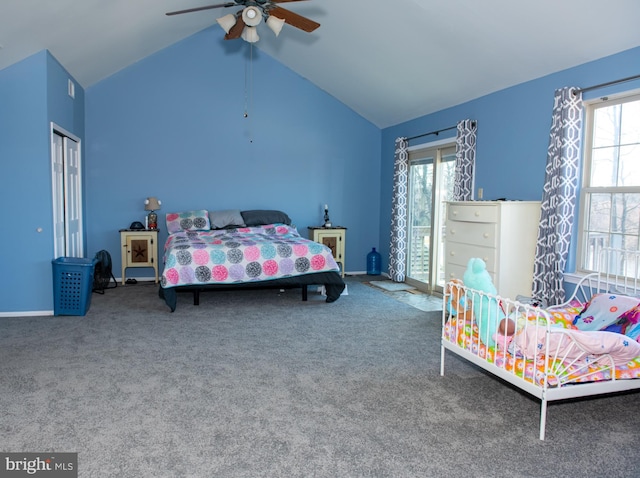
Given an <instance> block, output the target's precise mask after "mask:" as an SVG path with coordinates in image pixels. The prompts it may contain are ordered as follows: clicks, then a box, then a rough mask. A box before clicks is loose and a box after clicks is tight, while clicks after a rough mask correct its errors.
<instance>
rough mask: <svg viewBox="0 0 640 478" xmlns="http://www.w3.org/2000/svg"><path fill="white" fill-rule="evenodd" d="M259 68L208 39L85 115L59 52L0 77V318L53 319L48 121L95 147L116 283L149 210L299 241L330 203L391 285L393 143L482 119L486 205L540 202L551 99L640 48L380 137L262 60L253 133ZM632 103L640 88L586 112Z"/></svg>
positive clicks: (93, 240) (87, 97) (635, 56)
mask: <svg viewBox="0 0 640 478" xmlns="http://www.w3.org/2000/svg"><path fill="white" fill-rule="evenodd" d="M248 53H249V46H248V45H247V44H246V43H244V42H224V41H222V40H221V39H220V35H219V34H218V32H217V29H213V28H212V29H208V30H205V31H202V32H200V33H198V34H196V35H193V36H192V37H189V38H187V39H185V40H183V41H181V42H179V43H177V44H175V45H172V46H170V47H168V48H166V49H164V50H162V51H160V52H158V53H156V54H154V55H151V56H150V57H148V58H146V59H144V60H142V61H140V62H138V63H136V64H134V65H132V66H130V67H128V68H126V69H124V70H122V71H120V72H118V73H116V74H114V75H113V76H111V77H109V78H107V79H105V80H103V81H102V82H100V83H98V84H96V85H94V86H92V87H91V88H88V89H87V90H86V91H83V90H82V88H81V87H80V86H79V85H76V99H75V100H72V99H71V98H69V97H68V96H67V80H68V78H70V75H69V74H68V73H67V72H66V71H65V69H64V67H63V66H62V65H60V64H59V63H58V62H57V61H56V60H55V58H53V57H52V56H51V55H50V54H49V53H48V52H40V53H38V54H36V55H33V56H32V57H29V58H27V59H25V60H23V61H22V62H20V63H17V64H15V65H13V66H11V67H9V68H5V69H4V70H2V71H0V158H1V159H2V162H3V166H4V169H3V171H4V172H5V175H4V176H3V177H5V178H10V179H9V180H5V184H4V187H3V188H1V189H0V191H1V192H0V199H2V202H3V204H4V205H5V206H6V205H9V206H11V208H6V207H5V212H4V216H5V221H4V224H5V225H8V226H9V227H6V228H5V229H4V230H3V234H2V235H0V237H2V239H0V241H2V242H1V243H0V246H1V247H0V251H1V252H0V254H1V256H0V260H1V263H2V271H3V274H2V277H3V282H2V287H0V294H2V295H1V299H2V300H1V301H0V303H2V306H0V312H4V313H6V312H30V311H36V312H37V311H47V310H49V311H50V310H52V309H53V294H52V283H51V282H52V281H51V259H53V257H52V256H53V235H52V205H51V167H50V145H49V142H50V138H49V134H50V122H51V121H53V122H55V123H56V124H58V125H59V126H61V127H63V128H65V129H66V130H68V131H69V132H71V133H73V134H74V135H76V136H78V137H80V138H81V139H83V144H84V150H83V162H84V164H83V167H84V175H85V191H84V200H85V225H86V252H87V253H86V255H87V257H92V256H93V255H94V254H95V252H97V251H98V250H100V249H107V250H109V251H111V253H112V256H113V258H114V268H115V272H116V275H119V274H118V271H119V267H120V254H119V252H120V245H119V234H118V229H120V228H123V227H126V226H128V225H129V224H130V223H131V222H132V221H135V220H144V215H145V212H144V210H143V207H144V206H143V201H144V199H145V198H146V197H147V196H152V195H153V196H157V197H159V198H160V199H161V200H162V201H163V208H162V210H161V211H160V213H161V214H164V213H166V212H170V211H179V210H183V209H190V208H207V209H212V210H215V209H226V208H239V209H254V208H256V209H257V208H273V209H282V210H285V211H286V212H287V213H289V215H290V216H291V217H292V218H293V220H294V222H295V223H296V225H297V226H298V228H299V229H300V230H301V232H303V233H306V227H307V226H309V225H318V224H319V223H320V222H321V220H322V211H321V205H322V204H324V203H329V205H330V208H331V218H332V220H333V222H334V223H335V224H341V225H344V226H346V227H348V232H347V258H346V263H347V270H349V271H363V270H364V269H365V267H366V264H365V263H366V254H367V252H368V251H370V250H371V247H373V246H375V247H378V248H379V249H380V250H381V252H382V258H383V270H386V267H387V262H388V243H389V224H390V204H391V192H392V174H393V149H394V140H395V138H396V137H397V136H413V135H417V134H421V133H424V132H427V131H432V130H436V129H441V128H445V127H449V126H452V125H455V124H456V123H457V121H459V120H460V119H464V118H471V119H475V120H477V121H478V145H477V148H478V149H477V152H478V156H477V171H476V173H477V177H476V187H483V188H484V190H485V199H492V198H498V197H508V198H511V199H530V200H536V199H540V198H541V189H542V184H543V181H544V166H545V163H546V149H547V146H548V144H547V143H548V134H549V127H550V120H551V108H552V100H553V92H554V90H555V89H556V88H560V87H563V86H567V85H575V86H589V85H592V84H597V83H601V82H605V81H609V80H613V79H618V78H621V77H625V76H631V75H634V74H637V73H638V71H637V65H639V64H640V48H635V49H632V50H629V51H627V52H623V53H620V54H618V55H613V56H610V57H607V58H603V59H601V60H598V61H596V62H592V63H588V64H585V65H581V66H578V67H575V68H571V69H568V70H565V71H562V72H559V73H556V74H553V75H549V76H547V77H544V78H540V79H536V80H532V81H530V82H527V83H523V84H521V85H518V86H515V87H513V88H509V89H505V90H502V91H499V92H496V93H494V94H491V95H487V96H484V97H482V98H478V99H476V100H473V101H470V102H468V103H464V104H462V105H458V106H455V107H452V108H448V109H446V110H443V111H439V112H437V113H434V114H431V115H427V116H424V117H421V118H417V119H415V120H412V121H408V122H406V123H403V124H400V125H397V126H394V127H390V128H386V129H385V130H383V131H380V130H379V129H378V128H376V127H375V126H373V125H372V124H371V123H369V122H368V121H366V120H364V119H363V118H362V117H360V116H358V115H357V114H355V113H354V112H353V111H352V110H350V109H349V108H347V107H346V106H344V105H343V104H341V103H340V102H338V101H337V100H335V99H334V98H332V97H331V96H329V95H327V94H326V93H325V92H323V91H322V90H320V89H318V88H316V87H315V86H314V85H312V84H311V83H309V82H308V81H307V80H306V79H304V78H301V77H300V76H299V75H297V74H296V73H294V72H292V71H291V70H289V69H287V68H285V67H283V66H282V65H280V64H279V63H277V62H275V61H274V60H273V59H272V58H270V57H269V56H267V55H265V54H263V53H261V52H259V51H258V50H255V49H254V51H253V59H254V61H253V64H252V70H253V95H252V101H250V102H249V118H244V117H243V113H244V110H245V88H244V84H245V70H246V69H247V68H248V67H249V63H248V62H247V58H248ZM631 87H640V85H639V84H638V83H637V82H636V84H633V83H627V84H624V85H619V86H617V87H615V88H609V89H606V90H599V91H597V92H592V93H589V94H587V95H585V98H587V99H588V98H590V97H591V98H593V97H598V96H602V95H605V94H612V93H613V92H615V91H621V90H623V89H628V88H631ZM450 133H453V132H450ZM443 136H446V134H445V135H442V136H440V137H439V138H438V139H441V138H442V137H443ZM432 138H433V137H432ZM430 139H431V138H424V141H429V140H430ZM433 139H435V138H433ZM39 227H41V228H43V232H42V233H38V232H37V228H39ZM165 237H166V233H165V232H164V231H163V232H162V235H161V242H163V241H164V238H165ZM147 272H148V273H150V271H146V270H135V274H136V275H142V274H143V273H147Z"/></svg>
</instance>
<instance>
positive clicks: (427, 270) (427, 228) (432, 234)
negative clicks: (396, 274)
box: [406, 142, 456, 293]
mask: <svg viewBox="0 0 640 478" xmlns="http://www.w3.org/2000/svg"><path fill="white" fill-rule="evenodd" d="M455 154H456V150H455V145H454V144H451V142H447V143H444V144H442V143H441V144H439V145H436V144H435V143H431V144H429V145H424V146H422V147H421V146H417V147H413V148H410V151H409V205H408V206H409V208H408V211H409V217H408V224H409V234H408V236H409V242H408V251H407V276H406V282H407V283H408V284H411V285H413V286H414V287H417V288H418V289H420V290H423V291H425V292H429V293H431V292H442V288H443V286H444V260H443V250H444V247H443V230H444V222H445V218H444V204H445V201H449V200H451V199H452V197H453V177H454V165H455Z"/></svg>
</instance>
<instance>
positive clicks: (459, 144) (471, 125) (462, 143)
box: [453, 119, 477, 201]
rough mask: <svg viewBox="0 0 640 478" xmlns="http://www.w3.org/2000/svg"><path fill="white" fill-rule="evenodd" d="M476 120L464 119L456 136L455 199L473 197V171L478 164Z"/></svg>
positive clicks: (464, 199)
mask: <svg viewBox="0 0 640 478" xmlns="http://www.w3.org/2000/svg"><path fill="white" fill-rule="evenodd" d="M476 127H477V124H476V122H475V121H471V120H468V119H466V120H463V121H460V122H459V123H458V133H457V136H456V165H455V177H454V184H453V200H454V201H471V200H472V199H473V172H474V168H475V164H476Z"/></svg>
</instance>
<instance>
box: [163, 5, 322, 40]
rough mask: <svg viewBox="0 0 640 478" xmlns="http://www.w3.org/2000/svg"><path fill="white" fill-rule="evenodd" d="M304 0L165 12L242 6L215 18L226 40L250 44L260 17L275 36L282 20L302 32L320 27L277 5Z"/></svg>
mask: <svg viewBox="0 0 640 478" xmlns="http://www.w3.org/2000/svg"><path fill="white" fill-rule="evenodd" d="M300 1H304V0H234V1H233V2H227V3H220V4H217V5H207V6H204V7H195V8H188V9H186V10H178V11H175V12H168V13H167V15H169V16H171V15H180V14H182V13H191V12H199V11H201V10H211V9H214V8H228V7H239V6H242V7H244V8H243V9H242V10H238V11H237V12H235V13H233V14H232V13H230V14H228V15H225V16H223V17H220V18H217V19H216V21H217V22H218V24H219V25H220V26H221V27H222V28H223V29H224V31H225V32H226V35H225V36H224V39H225V40H235V39H236V38H242V39H243V40H245V41H247V42H249V43H255V42H257V41H258V40H259V37H258V31H257V29H256V26H258V25H259V24H260V22H261V21H262V19H264V20H265V23H266V24H267V26H268V27H269V28H270V29H271V30H272V31H273V32H274V33H275V34H276V36H278V34H279V33H280V30H282V26H283V25H284V23H288V24H289V25H291V26H293V27H296V28H299V29H300V30H303V31H305V32H312V31H314V30H315V29H316V28H318V27H319V26H320V24H319V23H317V22H314V21H313V20H310V19H309V18H306V17H303V16H302V15H298V14H297V13H294V12H292V11H290V10H287V9H285V8H282V7H280V6H279V5H278V4H279V3H286V2H300Z"/></svg>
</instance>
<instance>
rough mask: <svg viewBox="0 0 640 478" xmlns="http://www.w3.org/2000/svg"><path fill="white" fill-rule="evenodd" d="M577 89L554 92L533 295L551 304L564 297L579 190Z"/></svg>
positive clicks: (579, 137)
mask: <svg viewBox="0 0 640 478" xmlns="http://www.w3.org/2000/svg"><path fill="white" fill-rule="evenodd" d="M574 91H576V90H574V89H573V88H563V89H561V90H556V92H555V98H554V106H553V117H552V122H551V135H550V138H549V149H548V151H547V167H546V170H545V180H544V190H543V194H542V212H541V214H540V227H539V229H538V242H537V244H536V256H535V262H534V271H533V296H534V297H535V298H536V299H538V300H540V301H542V302H543V303H546V304H549V305H553V304H559V303H561V302H562V301H564V283H563V271H564V267H565V265H566V263H567V256H568V254H569V245H570V243H571V232H572V230H573V217H574V214H575V207H576V194H577V190H578V181H579V168H580V140H581V137H582V95H581V94H580V93H576V94H574Z"/></svg>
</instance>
